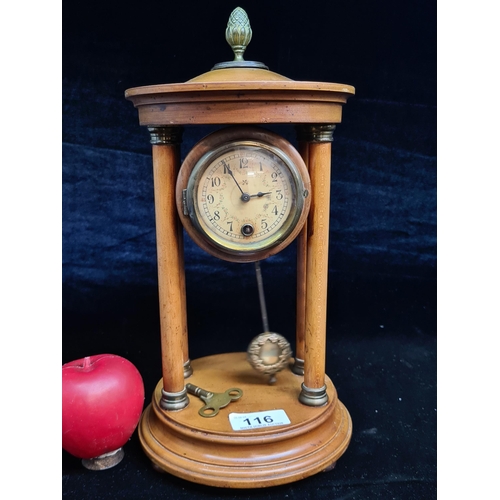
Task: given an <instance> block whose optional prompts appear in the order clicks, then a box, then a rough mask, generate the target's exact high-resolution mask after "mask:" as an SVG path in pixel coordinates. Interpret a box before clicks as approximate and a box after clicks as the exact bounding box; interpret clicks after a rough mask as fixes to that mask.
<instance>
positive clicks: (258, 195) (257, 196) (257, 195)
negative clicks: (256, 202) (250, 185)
mask: <svg viewBox="0 0 500 500" xmlns="http://www.w3.org/2000/svg"><path fill="white" fill-rule="evenodd" d="M266 194H271V191H268V192H267V193H263V192H262V191H259V192H258V193H257V194H251V195H249V196H250V198H262V197H263V196H265V195H266Z"/></svg>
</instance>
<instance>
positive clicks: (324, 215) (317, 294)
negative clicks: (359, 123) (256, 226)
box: [299, 125, 335, 406]
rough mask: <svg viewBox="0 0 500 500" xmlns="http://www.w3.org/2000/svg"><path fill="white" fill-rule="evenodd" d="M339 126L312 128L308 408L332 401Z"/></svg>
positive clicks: (309, 133) (304, 394) (304, 397)
mask: <svg viewBox="0 0 500 500" xmlns="http://www.w3.org/2000/svg"><path fill="white" fill-rule="evenodd" d="M334 129H335V125H310V126H309V127H306V129H305V133H306V135H307V139H308V141H309V149H308V155H309V158H308V159H309V162H308V164H309V175H310V177H311V208H310V211H309V218H308V221H307V248H306V252H307V256H306V310H305V338H304V382H303V384H302V390H301V393H300V396H299V401H300V402H301V403H304V404H306V405H308V406H322V405H324V404H326V403H327V402H328V395H327V392H326V384H325V363H326V318H327V314H326V313H327V288H328V239H329V233H330V230H329V229H330V170H331V142H332V140H333V131H334Z"/></svg>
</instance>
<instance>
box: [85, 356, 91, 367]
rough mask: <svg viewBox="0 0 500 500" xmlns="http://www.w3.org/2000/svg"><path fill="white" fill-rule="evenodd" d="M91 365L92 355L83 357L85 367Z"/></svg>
mask: <svg viewBox="0 0 500 500" xmlns="http://www.w3.org/2000/svg"><path fill="white" fill-rule="evenodd" d="M89 366H90V356H86V357H85V358H83V368H89Z"/></svg>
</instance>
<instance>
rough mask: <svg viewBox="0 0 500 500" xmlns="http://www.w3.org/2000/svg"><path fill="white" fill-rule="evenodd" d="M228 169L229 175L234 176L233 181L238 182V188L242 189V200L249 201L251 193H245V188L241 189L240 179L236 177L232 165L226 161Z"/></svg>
mask: <svg viewBox="0 0 500 500" xmlns="http://www.w3.org/2000/svg"><path fill="white" fill-rule="evenodd" d="M225 167H226V170H227V171H228V173H229V175H230V176H231V177H232V178H233V181H234V182H235V183H236V185H237V186H238V189H239V190H240V191H241V201H248V200H249V199H250V195H249V194H248V193H245V192H244V191H243V189H241V186H240V185H239V184H238V181H237V180H236V178H235V177H234V174H233V171H232V170H231V167H230V166H229V164H227V163H225Z"/></svg>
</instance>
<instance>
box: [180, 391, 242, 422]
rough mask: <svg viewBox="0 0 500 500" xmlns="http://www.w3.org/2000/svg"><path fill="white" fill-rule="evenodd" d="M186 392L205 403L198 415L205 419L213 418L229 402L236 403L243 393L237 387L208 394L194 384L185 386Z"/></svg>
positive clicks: (208, 392)
mask: <svg viewBox="0 0 500 500" xmlns="http://www.w3.org/2000/svg"><path fill="white" fill-rule="evenodd" d="M186 390H187V391H188V392H189V394H193V396H197V397H199V398H200V399H201V400H202V401H203V402H204V403H205V406H203V407H202V408H200V410H199V411H198V413H199V415H201V416H202V417H206V418H210V417H215V415H217V414H218V413H219V410H220V409H221V408H225V407H226V406H227V405H228V404H229V403H230V402H231V401H236V400H237V399H240V398H241V396H243V391H242V390H241V389H238V388H237V387H233V388H231V389H228V390H227V391H224V392H210V391H206V390H205V389H202V388H201V387H198V386H196V385H194V384H186Z"/></svg>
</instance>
